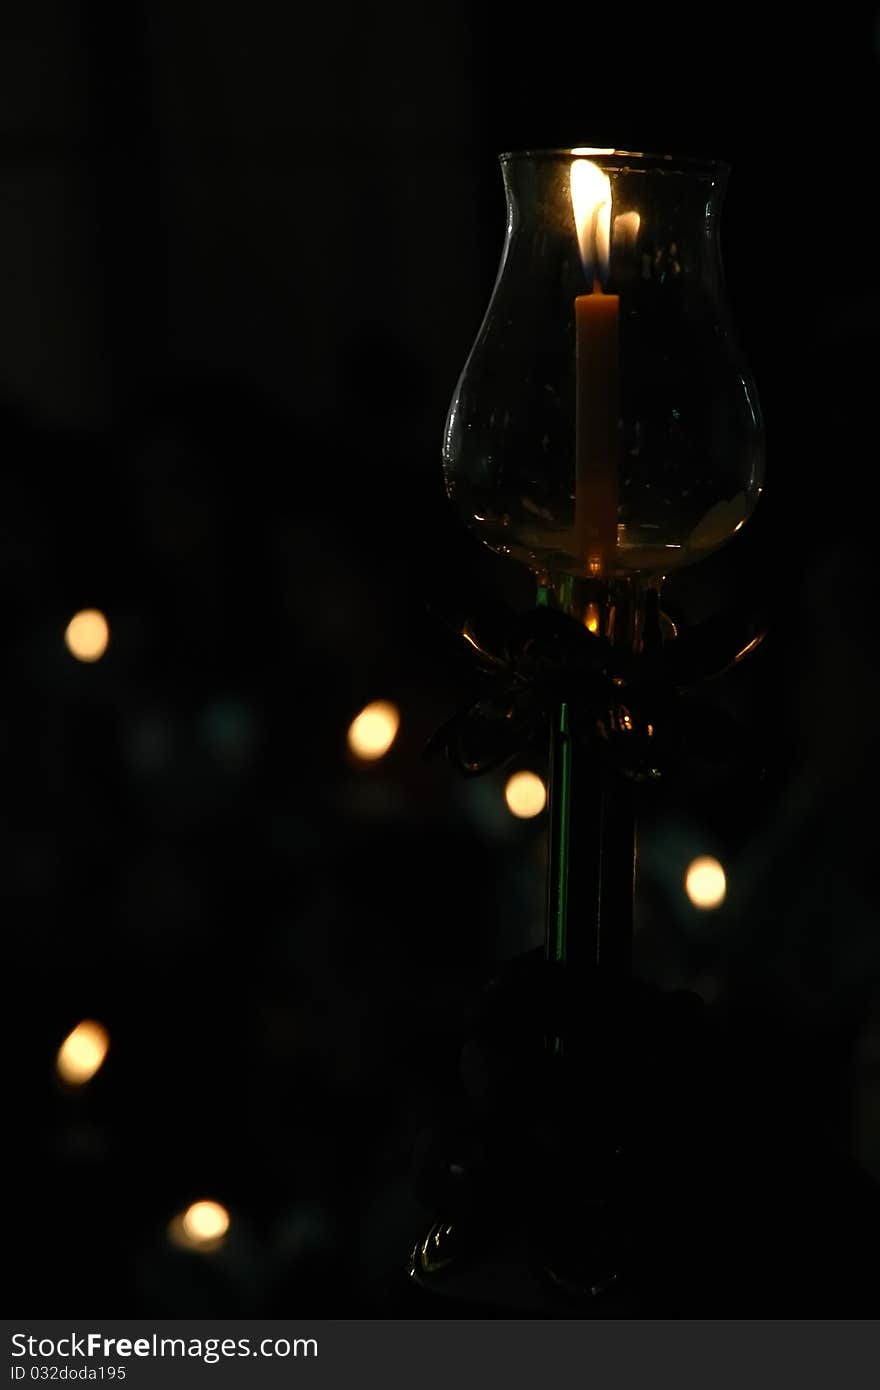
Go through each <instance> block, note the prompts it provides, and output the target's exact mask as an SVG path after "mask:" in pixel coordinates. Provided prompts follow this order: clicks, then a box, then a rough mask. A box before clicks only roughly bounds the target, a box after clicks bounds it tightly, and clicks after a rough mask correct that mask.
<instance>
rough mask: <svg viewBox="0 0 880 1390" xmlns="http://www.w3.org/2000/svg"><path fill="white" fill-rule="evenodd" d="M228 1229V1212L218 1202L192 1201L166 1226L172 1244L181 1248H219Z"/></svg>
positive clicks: (205, 1249)
mask: <svg viewBox="0 0 880 1390" xmlns="http://www.w3.org/2000/svg"><path fill="white" fill-rule="evenodd" d="M228 1230H229V1212H228V1211H227V1210H226V1208H225V1207H223V1206H221V1205H220V1203H219V1202H209V1201H204V1202H193V1204H192V1206H189V1207H187V1209H186V1211H183V1212H180V1213H179V1215H177V1216H175V1217H174V1218H173V1220H172V1221H171V1222H170V1224H169V1226H168V1237H169V1239H170V1240H171V1242H172V1244H174V1245H177V1246H179V1247H180V1248H181V1249H183V1250H204V1251H207V1250H219V1248H220V1246H221V1245H222V1244H223V1242H224V1240H225V1239H226V1233H227V1231H228Z"/></svg>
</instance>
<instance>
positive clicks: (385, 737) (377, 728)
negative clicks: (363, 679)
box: [348, 700, 400, 763]
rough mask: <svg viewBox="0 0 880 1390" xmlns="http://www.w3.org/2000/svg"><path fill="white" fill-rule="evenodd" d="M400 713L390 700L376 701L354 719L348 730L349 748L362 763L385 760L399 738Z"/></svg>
mask: <svg viewBox="0 0 880 1390" xmlns="http://www.w3.org/2000/svg"><path fill="white" fill-rule="evenodd" d="M399 728H400V711H399V710H398V709H397V707H396V705H392V704H391V703H390V702H389V701H388V700H374V701H373V703H372V704H370V705H367V707H366V709H362V710H361V712H360V714H359V715H358V716H357V718H356V719H353V720H352V722H351V724H350V725H349V729H348V747H349V749H350V751H351V752H352V753H353V754H354V756H355V757H356V758H360V759H361V761H362V762H366V763H371V762H375V761H376V759H377V758H384V756H385V754H386V753H387V752H388V749H389V748H390V747H391V745H392V743H393V742H394V740H395V739H396V738H397V730H398V729H399Z"/></svg>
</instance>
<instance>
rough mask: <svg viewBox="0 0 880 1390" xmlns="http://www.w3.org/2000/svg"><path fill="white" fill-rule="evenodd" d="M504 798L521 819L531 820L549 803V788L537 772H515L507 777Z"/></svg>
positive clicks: (509, 808) (508, 807) (512, 811)
mask: <svg viewBox="0 0 880 1390" xmlns="http://www.w3.org/2000/svg"><path fill="white" fill-rule="evenodd" d="M504 800H505V801H506V802H507V809H508V810H509V811H510V812H511V813H512V814H513V815H514V816H516V817H517V818H518V819H519V820H531V819H532V817H533V816H539V815H540V814H541V812H542V811H543V809H544V807H545V806H546V805H547V788H546V787H545V786H544V783H543V782H542V781H541V779H540V777H539V776H538V774H537V773H536V772H515V773H514V774H513V776H512V777H509V778H508V779H507V786H506V787H505V788H504Z"/></svg>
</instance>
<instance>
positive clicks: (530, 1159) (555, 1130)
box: [412, 952, 880, 1318]
mask: <svg viewBox="0 0 880 1390" xmlns="http://www.w3.org/2000/svg"><path fill="white" fill-rule="evenodd" d="M612 1029H613V1030H614V1033H615V1036H616V1037H617V1038H619V1039H622V1040H623V1046H622V1047H620V1048H619V1049H618V1050H617V1053H616V1058H617V1061H616V1065H614V1066H611V1067H609V1066H608V1064H607V1060H606V1058H607V1049H606V1050H605V1051H604V1052H603V1040H604V1039H606V1038H607V1036H608V1034H609V1031H610V1030H612ZM464 1033H465V1039H464V1044H463V1047H462V1051H461V1082H462V1089H461V1095H460V1097H459V1098H458V1099H457V1100H453V1101H449V1102H447V1104H446V1106H445V1107H444V1110H443V1112H442V1113H441V1114H438V1117H437V1120H436V1122H435V1123H434V1124H433V1125H431V1126H430V1127H429V1128H426V1129H425V1130H424V1132H423V1133H422V1135H421V1136H420V1139H419V1142H418V1145H417V1152H416V1160H415V1169H416V1172H415V1186H416V1190H417V1194H418V1196H419V1198H420V1200H421V1201H422V1202H423V1203H424V1204H425V1205H426V1206H427V1207H428V1208H429V1209H433V1210H434V1211H435V1212H436V1214H437V1220H436V1223H435V1224H434V1225H433V1226H432V1227H431V1228H430V1230H428V1231H426V1232H425V1235H424V1238H423V1240H422V1241H420V1242H419V1244H417V1246H416V1248H415V1250H414V1251H413V1257H412V1281H413V1283H414V1284H415V1285H417V1286H418V1288H419V1290H420V1292H421V1295H422V1301H423V1303H424V1304H425V1305H428V1306H429V1305H431V1304H432V1302H433V1301H434V1300H432V1299H431V1298H430V1297H429V1296H428V1295H429V1293H430V1294H435V1295H437V1296H438V1297H437V1299H436V1302H437V1303H439V1304H441V1305H442V1304H444V1301H448V1304H447V1306H448V1307H449V1309H450V1313H449V1315H450V1316H453V1315H456V1314H460V1313H462V1312H465V1313H467V1312H470V1315H472V1316H486V1315H489V1316H491V1315H493V1314H494V1315H495V1316H505V1315H517V1316H522V1315H526V1316H533V1317H561V1318H572V1317H599V1318H607V1317H778V1316H782V1315H788V1316H812V1317H829V1316H850V1317H851V1316H874V1315H876V1309H877V1306H878V1297H880V1276H878V1271H877V1264H876V1258H875V1252H876V1249H877V1242H878V1240H880V1191H878V1188H877V1187H876V1185H875V1184H874V1183H873V1182H872V1181H871V1180H870V1179H869V1178H868V1177H867V1176H866V1175H865V1174H864V1173H863V1172H862V1171H861V1170H860V1169H858V1168H857V1167H856V1165H855V1164H854V1163H853V1162H852V1160H851V1159H850V1158H849V1157H848V1156H847V1155H846V1154H845V1153H844V1152H843V1151H842V1149H838V1148H837V1147H836V1145H835V1143H834V1140H833V1138H832V1137H831V1136H828V1135H824V1134H822V1133H819V1132H817V1128H816V1124H815V1116H814V1113H813V1111H812V1110H811V1109H810V1106H809V1102H810V1101H811V1100H814V1097H813V1096H812V1095H807V1094H805V1092H804V1090H803V1088H802V1085H801V1079H802V1078H803V1076H804V1075H807V1076H810V1075H812V1076H815V1075H816V1074H817V1071H818V1070H821V1068H822V1066H823V1065H825V1066H826V1067H827V1065H828V1060H829V1059H833V1058H839V1059H840V1063H841V1065H843V1066H845V1065H846V1062H845V1047H844V1048H841V1046H840V1041H839V1040H838V1039H831V1038H827V1037H819V1036H810V1035H807V1034H806V1033H804V1034H803V1035H801V1036H798V1035H796V1034H794V1033H792V1031H791V1030H790V1028H789V1029H787V1030H785V1031H783V1029H782V1027H781V1026H780V1025H779V1024H778V1023H775V1022H774V1021H772V1020H771V1019H770V1018H769V1017H768V1018H766V1019H762V1018H760V1017H759V1016H757V1015H756V1014H754V1013H750V1014H749V1015H748V1016H742V1015H738V1014H737V1013H736V1012H735V1011H734V1010H733V1009H731V1008H728V1007H724V1008H719V1009H711V1010H710V1009H707V1008H706V1007H705V1006H704V1005H703V1002H702V1000H700V999H699V998H698V997H697V996H696V995H693V994H690V993H686V992H674V993H663V992H660V991H657V990H655V989H653V988H652V987H649V986H646V985H642V984H639V983H638V982H632V983H631V984H630V985H628V986H627V987H625V989H624V990H623V991H622V992H621V995H620V997H619V998H616V999H612V998H611V997H610V996H609V994H608V993H607V991H605V990H598V989H595V988H594V989H593V991H592V994H591V993H590V982H589V979H588V978H586V977H585V978H582V979H580V980H578V979H576V978H574V976H573V974H572V972H571V971H570V970H569V971H565V970H561V969H560V968H559V967H557V966H553V965H548V964H547V963H546V962H545V961H544V960H543V958H542V957H541V953H540V952H535V953H533V954H530V955H529V956H527V957H522V958H519V959H517V960H515V961H513V962H512V963H511V964H510V965H509V966H507V967H505V968H504V970H503V971H502V972H501V973H500V974H499V975H498V976H497V977H496V978H495V979H493V980H492V981H491V982H490V983H489V985H488V986H487V987H486V988H485V990H484V991H483V993H482V995H481V996H480V997H479V998H478V1000H477V1001H475V1006H474V1008H473V1010H472V1012H471V1014H470V1016H469V1018H468V1019H467V1021H466V1026H465V1030H464ZM560 1037H561V1038H563V1039H564V1053H563V1055H562V1056H559V1055H557V1053H556V1052H555V1051H554V1049H553V1047H552V1046H549V1047H548V1044H547V1039H548V1038H551V1039H552V1038H560ZM599 1059H601V1063H600V1061H599ZM621 1096H624V1097H625V1101H626V1113H625V1116H624V1125H623V1129H622V1133H623V1134H624V1135H625V1139H624V1142H623V1144H622V1146H621V1148H620V1149H619V1150H618V1151H617V1152H616V1153H615V1154H614V1155H612V1156H611V1157H610V1159H609V1158H608V1157H602V1155H601V1149H597V1145H596V1136H597V1135H600V1136H601V1135H602V1134H603V1133H604V1132H606V1131H607V1127H608V1125H609V1117H610V1116H613V1115H615V1114H616V1113H619V1112H618V1111H617V1107H618V1106H619V1104H620V1097H621ZM416 1301H417V1302H418V1300H416ZM453 1310H454V1311H453ZM435 1314H436V1315H438V1316H443V1312H442V1309H437V1310H435ZM424 1315H425V1316H428V1315H429V1314H428V1313H427V1312H426V1313H425V1314H424Z"/></svg>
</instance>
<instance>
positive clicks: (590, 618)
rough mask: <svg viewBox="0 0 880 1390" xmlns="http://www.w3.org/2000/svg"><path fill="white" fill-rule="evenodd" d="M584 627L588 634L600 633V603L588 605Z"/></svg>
mask: <svg viewBox="0 0 880 1390" xmlns="http://www.w3.org/2000/svg"><path fill="white" fill-rule="evenodd" d="M584 627H585V628H586V629H587V631H588V632H598V631H599V605H598V603H588V604H587V611H586V614H585V615H584Z"/></svg>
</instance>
